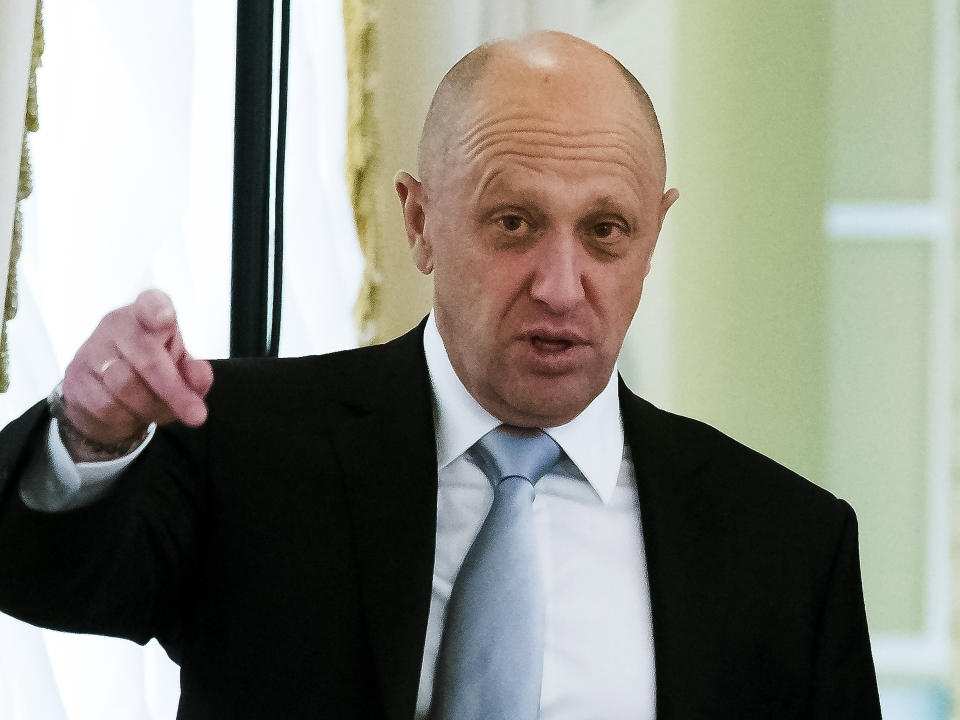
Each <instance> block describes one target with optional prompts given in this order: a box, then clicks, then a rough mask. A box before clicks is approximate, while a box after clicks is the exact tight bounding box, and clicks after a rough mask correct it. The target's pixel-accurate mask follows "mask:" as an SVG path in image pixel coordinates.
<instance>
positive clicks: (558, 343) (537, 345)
mask: <svg viewBox="0 0 960 720" xmlns="http://www.w3.org/2000/svg"><path fill="white" fill-rule="evenodd" d="M530 344H531V345H533V347H534V349H535V350H537V351H538V352H544V353H560V352H563V351H564V350H569V349H570V348H572V347H573V346H574V342H573V341H571V340H567V339H565V338H555V337H543V336H542V335H532V336H530Z"/></svg>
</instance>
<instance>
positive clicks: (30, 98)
mask: <svg viewBox="0 0 960 720" xmlns="http://www.w3.org/2000/svg"><path fill="white" fill-rule="evenodd" d="M41 55H43V4H42V2H41V0H37V12H36V15H35V16H34V20H33V50H32V53H31V58H30V82H29V85H28V87H27V112H26V115H25V117H24V121H23V147H22V150H21V151H20V177H19V179H18V182H17V203H16V209H15V210H14V215H13V239H12V241H11V243H10V266H9V268H8V270H7V292H6V296H5V297H4V304H3V322H2V327H0V392H6V391H7V390H8V389H9V387H10V375H9V372H8V368H9V361H10V357H9V348H8V347H7V322H8V321H10V320H12V319H13V318H14V317H15V316H16V314H17V261H18V260H19V259H20V248H21V244H22V242H23V213H22V212H21V210H20V203H22V202H23V201H24V200H26V199H27V197H28V196H29V195H30V193H31V192H32V191H33V176H32V172H31V168H30V151H29V148H28V146H27V133H28V132H36V131H37V130H38V129H39V127H40V123H39V120H38V114H37V68H38V67H39V66H40V56H41Z"/></svg>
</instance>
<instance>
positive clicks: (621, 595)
mask: <svg viewBox="0 0 960 720" xmlns="http://www.w3.org/2000/svg"><path fill="white" fill-rule="evenodd" d="M423 342H424V350H425V351H426V356H427V367H428V369H429V371H430V382H431V385H432V387H433V396H434V428H435V432H436V437H437V469H438V476H439V495H438V498H437V551H436V558H435V560H434V566H433V593H432V595H431V599H430V617H429V620H428V623H427V639H426V644H425V647H424V653H423V666H422V669H421V673H420V690H419V695H418V698H417V718H426V717H427V711H428V709H429V706H430V698H431V694H432V691H433V675H434V669H435V666H436V659H437V651H438V649H439V647H440V635H441V632H442V629H443V617H444V612H445V610H446V606H447V601H448V600H449V598H450V589H451V587H452V586H453V582H454V580H455V579H456V575H457V572H458V571H459V569H460V565H461V564H462V563H463V558H464V556H465V555H466V554H467V550H468V549H469V547H470V545H471V544H472V543H473V539H474V537H476V534H477V532H478V531H479V530H480V525H481V524H482V523H483V520H484V518H485V517H486V515H487V511H488V510H489V509H490V506H491V505H492V503H493V488H492V486H491V485H490V481H489V480H488V479H487V477H486V476H485V475H484V474H483V472H482V471H481V470H480V469H479V468H478V467H477V466H476V465H475V464H474V463H473V462H472V460H471V459H470V457H469V456H468V454H466V451H467V450H468V449H469V448H470V447H471V446H472V445H473V444H474V443H475V442H476V441H477V440H479V439H480V438H481V437H483V436H484V435H485V434H486V433H487V432H489V431H490V430H492V429H493V428H495V427H496V426H497V425H499V424H500V421H499V420H497V419H496V418H495V417H493V416H492V415H490V414H489V413H488V412H487V411H486V410H484V409H483V408H482V407H480V405H479V404H478V403H477V401H476V400H474V399H473V397H472V396H471V395H470V394H469V393H468V392H467V390H466V388H464V386H463V383H461V382H460V379H459V378H458V377H457V374H456V373H455V372H454V370H453V367H452V366H451V365H450V360H449V358H448V357H447V353H446V351H445V349H444V347H443V341H442V340H441V338H440V334H439V332H438V331H437V326H436V323H435V321H434V319H433V315H432V314H431V316H430V318H429V319H428V320H427V326H426V330H425V333H424V341H423ZM545 430H546V432H547V433H548V434H549V435H550V436H551V437H552V438H553V439H554V440H556V441H557V444H559V445H560V447H561V448H563V450H564V453H566V457H564V458H563V459H562V460H561V461H560V463H559V464H558V465H557V467H556V468H555V469H554V471H553V472H550V473H547V474H546V475H544V476H543V478H542V479H541V480H540V481H539V482H538V483H537V485H536V493H537V497H536V500H535V501H534V504H533V514H534V525H535V529H536V534H537V542H538V551H539V559H540V564H541V577H543V578H544V583H545V585H546V587H545V590H546V593H545V596H546V602H547V607H546V648H545V651H544V659H543V689H542V691H541V700H540V717H541V719H542V720H594V719H595V720H620V718H632V719H637V718H643V719H644V720H646V719H647V718H653V717H654V716H655V708H654V688H655V682H654V664H653V626H652V622H651V616H650V594H649V586H648V583H647V572H646V561H645V557H644V552H643V537H642V534H641V529H640V511H639V504H638V501H637V490H636V481H635V476H634V469H633V461H632V459H631V457H630V453H629V451H628V448H627V446H626V444H625V442H624V435H623V424H622V421H621V417H620V402H619V399H618V396H617V376H616V373H614V374H613V375H612V377H611V378H610V381H609V382H608V383H607V386H606V387H605V388H604V390H603V392H601V393H600V395H598V396H597V397H596V398H595V399H594V401H593V402H592V403H590V405H589V406H587V408H586V409H585V410H584V411H583V412H582V413H580V415H579V416H577V417H576V418H575V419H574V420H572V421H571V422H569V423H567V424H566V425H562V426H560V427H554V428H545Z"/></svg>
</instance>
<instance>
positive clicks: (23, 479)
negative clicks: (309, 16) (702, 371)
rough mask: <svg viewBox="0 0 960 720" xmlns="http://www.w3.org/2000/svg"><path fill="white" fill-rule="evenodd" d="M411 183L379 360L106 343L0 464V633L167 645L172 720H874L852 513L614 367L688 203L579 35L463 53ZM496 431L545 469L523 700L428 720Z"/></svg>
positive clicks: (156, 308)
mask: <svg viewBox="0 0 960 720" xmlns="http://www.w3.org/2000/svg"><path fill="white" fill-rule="evenodd" d="M419 164H420V168H419V175H420V177H419V179H417V178H415V177H414V176H412V175H410V174H408V173H400V174H399V175H398V176H397V181H396V189H397V193H398V195H399V198H400V202H401V205H402V209H403V219H404V225H405V228H406V233H407V238H408V240H409V243H410V247H411V250H412V255H413V259H414V262H415V263H416V265H417V267H418V268H419V269H420V270H421V271H422V272H423V273H426V274H431V273H432V275H433V278H434V305H433V312H432V313H431V314H430V315H429V316H428V317H427V318H426V319H425V320H424V321H423V322H422V323H421V324H420V325H419V326H418V327H417V328H415V329H414V330H412V331H411V332H410V333H408V334H407V335H405V336H403V337H401V338H399V339H398V340H395V341H393V342H390V343H387V344H385V345H382V346H377V347H371V348H365V349H361V350H356V351H350V352H345V353H338V354H333V355H328V356H322V357H312V358H301V359H287V360H231V361H218V362H215V363H213V365H212V366H211V365H210V364H209V363H207V362H206V361H200V360H195V359H193V358H192V357H190V355H189V354H188V353H187V352H186V350H185V349H184V347H183V342H182V340H181V339H180V333H179V331H178V329H177V323H176V315H175V313H174V311H173V308H172V307H171V305H170V303H169V300H168V299H167V298H166V297H165V296H164V295H163V294H162V293H159V292H156V291H150V292H147V293H144V294H143V295H141V297H140V298H138V300H137V301H136V302H135V303H133V305H131V306H129V307H126V308H121V309H119V310H117V311H115V312H113V313H111V314H110V315H108V316H107V317H106V318H105V319H104V321H103V322H102V323H101V324H100V326H98V328H97V329H96V331H95V332H94V333H93V335H92V336H91V338H90V339H89V340H88V341H87V342H86V343H85V344H84V345H83V346H82V347H81V348H80V350H79V351H78V352H77V355H76V357H75V358H74V360H73V361H72V362H71V364H70V366H69V367H68V369H67V371H66V373H65V377H64V380H63V383H62V387H61V388H60V389H59V390H58V391H57V392H55V393H54V394H53V396H52V397H51V399H50V401H49V402H48V403H41V404H39V405H38V406H36V407H35V408H33V409H32V410H30V411H28V412H27V413H26V414H25V415H24V416H23V417H22V418H20V419H19V420H17V421H15V422H14V423H12V424H11V425H10V426H8V427H7V428H6V429H5V430H4V431H3V434H2V436H0V437H2V442H0V482H3V481H6V488H5V492H4V498H3V505H2V508H0V511H2V514H0V577H2V578H3V582H2V583H0V608H2V609H4V610H5V611H6V612H9V613H10V614H12V615H15V616H17V617H21V618H23V619H26V620H28V621H29V622H33V623H36V624H39V625H44V626H48V627H54V628H59V629H64V630H71V631H77V632H95V633H102V634H108V635H116V636H119V637H126V638H130V639H132V640H134V641H136V642H140V643H144V642H146V641H148V640H149V639H150V638H153V637H156V638H159V640H160V642H161V643H162V644H163V646H164V647H165V648H166V650H167V652H168V653H169V654H170V656H171V657H172V658H173V659H174V660H176V661H177V662H178V663H179V664H180V666H181V685H182V699H181V703H180V711H179V715H178V717H179V718H182V719H185V720H188V719H192V718H247V717H250V718H265V717H283V718H300V717H303V718H307V717H310V718H314V717H324V718H327V717H329V718H364V719H369V718H391V719H394V720H399V719H400V718H427V717H433V718H435V719H436V720H440V718H446V717H451V716H453V717H458V718H463V719H467V718H484V717H509V718H510V719H511V720H524V719H526V718H528V719H529V720H534V718H536V717H540V718H542V719H543V720H566V719H568V718H569V719H571V720H573V719H576V720H584V719H586V718H598V719H600V718H602V719H603V720H615V719H617V718H654V717H658V718H661V719H665V718H666V719H668V718H683V719H684V720H689V719H690V718H711V719H715V718H738V719H743V718H776V719H777V720H782V719H784V718H878V717H879V716H880V715H879V704H878V700H877V689H876V680H875V676H874V670H873V663H872V658H871V652H870V645H869V640H868V636H867V625H866V618H865V614H864V607H863V597H862V590H861V585H860V575H859V563H858V557H857V539H856V520H855V517H854V514H853V511H852V510H851V509H850V507H849V506H848V505H846V504H845V503H844V502H843V501H840V500H837V499H836V498H834V497H833V496H832V495H830V494H829V493H827V492H826V491H824V490H821V489H819V488H817V487H816V486H814V485H812V484H810V483H808V482H807V481H806V480H804V479H802V478H800V477H798V476H796V475H794V474H793V473H791V472H790V471H788V470H786V469H784V468H782V467H780V466H778V465H777V464H775V463H774V462H772V461H771V460H768V459H767V458H764V457H762V456H760V455H758V454H757V453H754V452H752V451H750V450H748V449H746V448H744V447H743V446H741V445H739V444H737V443H736V442H734V441H733V440H731V439H729V438H727V437H725V436H723V435H722V434H721V433H719V432H718V431H716V430H714V429H712V428H710V427H707V426H705V425H703V424H701V423H698V422H696V421H693V420H689V419H686V418H681V417H678V416H675V415H671V414H669V413H666V412H663V411H661V410H658V409H656V408H654V407H653V406H651V405H650V404H648V403H646V402H644V401H643V400H641V399H640V398H638V397H636V396H635V395H633V394H632V393H631V392H630V391H629V390H628V389H627V388H626V387H625V386H624V385H623V383H622V382H621V381H620V379H619V377H618V375H617V373H616V368H615V362H616V358H617V354H618V353H619V351H620V347H621V344H622V342H623V338H624V334H625V333H626V330H627V327H628V326H629V324H630V321H631V319H632V317H633V315H634V312H635V310H636V308H637V304H638V302H639V300H640V296H641V292H642V289H643V281H644V278H645V277H646V275H647V273H648V272H649V269H650V260H651V256H652V253H653V250H654V246H655V245H656V241H657V237H658V234H659V231H660V228H661V226H662V224H663V221H664V217H665V216H666V213H667V211H668V209H669V208H670V206H671V205H672V204H673V203H674V201H675V200H676V199H677V191H676V190H673V189H670V190H666V189H665V161H664V154H663V143H662V140H661V137H660V131H659V127H658V124H657V120H656V115H655V113H654V110H653V107H652V105H651V104H650V101H649V98H648V97H647V95H646V93H645V92H644V90H643V88H642V87H641V86H640V84H639V83H638V82H637V81H636V79H634V78H633V76H632V75H630V73H628V72H627V71H626V70H625V69H624V68H623V67H622V66H621V65H620V64H619V63H618V62H617V61H616V60H614V59H613V58H612V57H610V56H609V55H607V54H606V53H604V52H602V51H600V50H599V49H597V48H596V47H594V46H592V45H590V44H588V43H586V42H584V41H582V40H579V39H577V38H574V37H571V36H568V35H562V34H558V33H540V34H536V35H532V36H527V37H523V38H520V39H518V40H512V41H504V42H498V43H494V44H491V45H487V46H484V47H481V48H479V49H477V50H475V51H473V52H472V53H470V54H469V55H467V56H466V57H465V58H464V59H463V60H461V61H460V62H459V63H458V64H457V65H456V66H455V67H454V68H453V69H452V70H451V71H450V72H449V73H448V74H447V76H446V77H445V78H444V80H443V82H442V83H441V85H440V87H439V88H438V90H437V93H436V95H435V97H434V101H433V104H432V106H431V108H430V111H429V113H428V116H427V120H426V122H425V126H424V132H423V137H422V140H421V145H420V163H419ZM214 377H215V378H216V382H215V383H213V384H212V389H211V383H212V380H213V378H214ZM208 391H209V392H208ZM51 415H52V416H53V419H52V420H51ZM501 426H506V430H505V431H506V432H507V433H514V434H516V433H524V434H530V433H533V434H534V435H537V436H540V435H542V434H543V433H545V434H546V435H548V436H549V437H550V438H552V440H553V441H555V442H556V444H557V445H558V446H559V448H560V450H559V452H560V455H559V457H560V460H559V462H557V463H556V464H554V465H552V466H550V467H549V468H548V469H547V472H546V474H545V475H544V476H543V477H542V478H541V479H540V480H539V481H538V482H536V489H535V495H536V500H535V502H534V505H533V515H532V525H531V527H532V531H531V532H532V537H533V538H534V539H533V541H532V544H534V545H535V551H536V552H535V558H536V563H537V565H536V568H535V571H536V572H535V574H536V575H537V577H538V578H540V580H539V581H538V587H539V590H540V591H541V595H542V598H541V600H540V605H539V608H538V612H540V613H541V614H542V617H543V619H544V623H545V625H544V634H543V638H542V648H541V649H540V650H538V651H537V654H536V658H535V660H534V661H533V662H531V663H524V664H522V665H521V664H518V665H517V666H515V667H514V666H510V664H509V663H507V670H508V671H509V672H510V673H516V675H517V676H522V679H523V681H524V682H533V683H535V686H536V688H538V690H537V692H538V694H537V696H536V697H538V698H539V702H536V699H535V701H534V707H533V708H532V709H531V708H525V709H523V710H516V711H513V710H510V709H507V710H504V709H502V708H500V706H499V704H498V709H497V710H493V709H492V708H491V707H490V706H485V705H484V703H483V702H481V703H479V705H477V706H475V707H472V708H471V709H470V710H466V709H462V710H454V711H453V715H451V711H449V710H448V709H443V708H440V707H439V705H438V703H437V701H436V696H437V695H438V694H440V693H441V692H442V693H443V694H446V693H449V692H451V689H450V688H448V687H441V685H442V680H441V679H440V678H439V676H440V675H443V676H444V677H446V675H445V674H444V673H440V672H438V668H439V665H438V653H439V652H440V648H441V646H443V647H447V646H451V644H452V640H455V638H454V639H451V638H450V637H445V631H446V630H449V628H448V627H445V625H446V618H447V609H448V603H449V602H450V598H451V594H452V593H454V591H455V590H456V588H457V582H458V580H459V579H460V578H459V575H460V570H461V566H462V565H464V557H465V556H467V554H468V552H469V551H470V550H471V546H472V545H473V544H474V540H475V538H477V536H478V533H479V530H480V528H481V526H483V525H484V524H485V518H486V516H487V513H488V510H489V509H490V507H491V504H492V503H493V498H494V494H495V493H494V490H493V487H492V485H491V482H490V481H489V480H488V479H487V477H486V475H485V474H484V472H483V467H482V466H483V462H482V457H481V455H482V453H481V452H480V451H479V450H478V449H477V448H478V447H479V445H478V441H479V440H480V439H481V438H483V437H485V436H487V434H488V433H490V431H492V430H494V429H496V428H498V427H501ZM541 431H543V432H541ZM478 544H479V541H478ZM464 567H465V566H464ZM464 573H465V574H466V571H464ZM495 584H496V581H494V585H495ZM464 592H466V591H464ZM493 592H494V594H495V593H496V592H497V588H496V587H494V588H493ZM511 593H512V591H511V592H510V593H508V592H506V591H504V595H503V606H504V607H503V613H502V614H501V615H500V616H499V617H504V616H507V615H509V614H510V613H511V612H512V608H511V606H510V602H511V601H512V599H513V597H514V596H513V595H512V594H511ZM478 602H479V601H478ZM467 615H469V612H468V613H467ZM484 617H488V616H484ZM496 617H498V616H496V615H495V616H494V618H496ZM467 622H469V617H468V618H467ZM485 622H487V623H488V628H487V629H489V633H490V635H491V636H494V635H496V634H497V631H498V629H499V627H498V626H499V622H500V621H499V620H497V619H493V620H487V621H485ZM483 630H484V628H481V631H483ZM522 630H523V629H521V632H519V633H517V634H518V635H522V634H523V632H522ZM451 632H452V631H451ZM512 640H513V639H512V638H508V639H507V641H505V645H504V646H503V647H499V646H498V647H494V648H491V649H490V654H489V655H488V656H487V657H486V666H482V667H478V668H476V673H475V676H474V675H469V674H468V675H466V677H467V678H468V680H466V681H464V682H462V683H461V685H468V686H471V687H472V685H473V684H476V685H477V686H478V687H479V686H481V685H482V684H483V683H485V682H487V680H488V679H489V677H490V676H491V674H492V670H489V668H493V667H494V666H502V665H503V664H504V662H503V657H506V656H507V653H508V652H512V650H511V648H507V647H506V644H511V643H512ZM453 644H455V643H453ZM467 650H469V648H468V649H467ZM444 652H446V651H444ZM450 652H454V651H450ZM454 654H456V653H455V652H454ZM458 660H459V659H458V658H457V657H454V658H453V660H452V662H454V663H456V662H458ZM444 662H445V661H444ZM441 664H442V663H441ZM497 682H500V683H503V693H504V694H506V693H507V688H506V685H507V684H511V683H512V680H511V679H510V678H507V679H506V680H504V679H499V680H497ZM454 690H456V688H454ZM490 692H492V693H493V694H492V695H491V694H487V695H478V697H487V698H489V697H496V698H497V700H498V703H499V700H500V697H499V694H498V688H496V687H494V688H493V689H492V690H491V691H490ZM536 705H539V707H536Z"/></svg>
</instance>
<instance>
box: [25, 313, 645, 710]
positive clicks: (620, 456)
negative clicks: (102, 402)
mask: <svg viewBox="0 0 960 720" xmlns="http://www.w3.org/2000/svg"><path fill="white" fill-rule="evenodd" d="M424 350H425V351H426V358H427V367H428V369H429V372H430V381H431V385H432V387H433V395H434V428H435V432H436V439H437V469H438V477H439V494H438V497H437V543H436V548H437V549H436V556H435V559H434V571H433V592H432V595H431V600H430V615H429V619H428V623H427V636H426V642H425V646H424V653H423V665H422V668H421V674H420V688H419V692H418V696H417V718H418V719H423V718H426V717H427V713H428V711H429V707H430V700H431V696H432V692H433V676H434V669H435V665H436V659H437V651H438V649H439V647H440V636H441V633H442V629H443V618H444V613H445V610H446V605H447V601H448V599H449V598H450V589H451V587H452V585H453V582H454V580H455V578H456V575H457V572H458V571H459V569H460V565H461V564H462V563H463V558H464V556H465V555H466V553H467V550H468V549H469V547H470V545H471V543H472V542H473V539H474V537H475V536H476V534H477V532H478V531H479V529H480V525H481V524H482V523H483V520H484V518H485V517H486V514H487V511H488V510H489V508H490V506H491V504H492V503H493V488H492V487H491V485H490V482H489V480H488V479H487V478H486V476H485V475H484V474H483V472H482V471H481V470H480V469H479V468H478V467H477V466H476V465H475V464H474V463H473V462H472V460H471V459H470V458H469V456H468V454H467V453H466V451H467V450H468V449H469V448H470V447H471V446H472V445H473V444H474V443H475V442H476V441H477V440H479V439H480V438H481V437H482V436H483V435H485V434H486V433H487V432H489V431H490V430H492V429H493V428H495V427H496V426H497V425H499V424H500V421H499V420H497V419H496V418H495V417H493V416H492V415H490V414H489V413H487V412H486V411H485V410H484V409H483V408H482V407H480V405H479V404H478V403H477V401H476V400H474V399H473V397H472V396H471V395H470V394H469V393H468V392H467V390H466V388H464V386H463V383H461V382H460V379H459V378H458V377H457V375H456V373H455V372H454V370H453V367H452V366H451V364H450V360H449V358H448V357H447V353H446V351H445V349H444V346H443V341H442V340H441V338H440V334H439V332H438V331H437V326H436V323H435V321H434V319H433V315H432V314H431V315H430V317H429V319H428V321H427V325H426V331H425V333H424ZM545 430H546V432H547V433H548V434H549V435H550V436H551V437H552V438H553V439H554V440H556V442H557V443H558V444H559V445H560V447H561V448H563V451H564V453H565V456H564V457H563V458H562V459H561V461H560V462H559V463H558V465H557V466H556V467H555V468H554V470H553V471H552V472H550V473H548V474H546V475H545V476H544V477H543V478H542V479H541V480H540V481H539V482H538V483H537V486H536V500H535V501H534V506H533V511H534V524H535V529H536V534H537V542H538V553H539V560H540V564H541V577H543V579H544V583H545V586H546V587H545V591H546V592H545V597H546V603H547V605H546V647H545V651H544V662H543V688H542V692H541V702H540V708H541V714H540V717H541V720H620V719H621V718H624V719H626V718H631V720H638V719H640V720H648V719H652V718H654V717H655V707H654V693H655V678H654V656H653V626H652V622H651V615H650V594H649V586H648V582H647V572H646V561H645V557H644V549H643V537H642V534H641V528H640V512H639V505H638V500H637V491H636V480H635V475H634V468H633V462H632V459H631V457H630V453H629V448H628V447H627V446H626V443H625V442H624V435H623V424H622V421H621V416H620V405H619V399H618V397H617V378H616V373H614V374H613V375H612V376H611V378H610V381H609V382H608V383H607V386H606V387H605V388H604V390H603V392H601V393H600V395H598V396H597V397H596V398H595V399H594V400H593V402H592V403H591V404H590V405H589V406H587V408H586V409H585V410H584V411H583V412H582V413H581V414H580V415H579V416H577V417H576V418H575V419H574V420H572V421H570V422H569V423H567V424H566V425H562V426H559V427H554V428H545ZM151 436H152V431H151ZM149 440H150V438H149V437H148V438H147V440H146V441H144V443H143V444H142V445H141V446H140V447H139V448H137V450H135V451H134V453H132V454H131V455H128V456H127V457H125V458H121V459H119V460H113V461H110V462H104V463H79V464H74V463H73V461H72V460H71V459H70V456H69V455H68V454H67V451H66V449H65V448H64V447H63V444H62V442H61V441H60V436H59V432H58V431H57V428H56V424H55V421H54V422H53V423H51V426H50V428H49V431H48V436H47V447H46V453H40V454H38V455H37V456H36V457H34V458H33V459H32V461H31V462H30V463H29V464H28V466H27V468H26V469H25V472H24V474H23V476H22V479H21V486H20V493H21V497H22V498H23V499H24V502H26V503H27V505H28V506H30V507H32V508H34V509H36V510H43V511H48V512H55V511H58V510H63V509H66V508H70V507H77V506H81V505H84V504H87V503H90V502H93V501H94V500H95V499H96V498H98V497H99V496H100V495H102V494H103V493H105V492H107V491H108V490H109V488H110V487H111V485H112V484H113V481H114V480H115V479H116V477H117V476H118V475H119V474H120V473H121V472H122V471H123V469H124V468H125V467H126V466H127V464H128V463H129V462H130V461H132V460H133V458H134V457H136V455H137V454H139V452H140V451H141V450H142V449H143V447H145V446H146V444H147V443H148V442H149Z"/></svg>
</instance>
